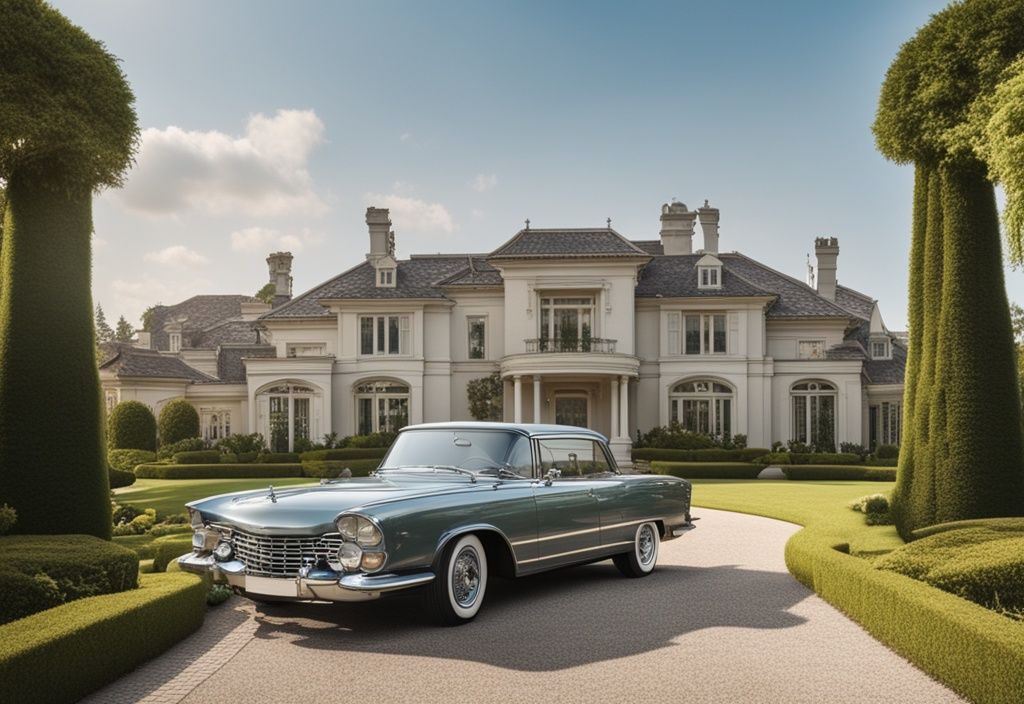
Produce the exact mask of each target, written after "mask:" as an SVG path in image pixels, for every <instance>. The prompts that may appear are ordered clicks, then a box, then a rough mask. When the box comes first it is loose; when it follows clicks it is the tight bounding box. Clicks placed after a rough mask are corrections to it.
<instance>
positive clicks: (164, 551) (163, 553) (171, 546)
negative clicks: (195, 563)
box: [152, 535, 192, 572]
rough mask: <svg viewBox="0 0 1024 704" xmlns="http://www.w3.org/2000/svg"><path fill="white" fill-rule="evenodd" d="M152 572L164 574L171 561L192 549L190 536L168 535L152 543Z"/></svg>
mask: <svg viewBox="0 0 1024 704" xmlns="http://www.w3.org/2000/svg"><path fill="white" fill-rule="evenodd" d="M152 549H153V571H154V572H166V571H167V566H168V565H170V564H171V562H172V561H174V560H177V559H178V558H179V557H181V556H182V555H184V554H185V553H187V552H189V551H190V550H191V549H192V536H191V535H168V536H165V537H163V538H157V539H156V540H154V541H153V545H152Z"/></svg>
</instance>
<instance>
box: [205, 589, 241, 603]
mask: <svg viewBox="0 0 1024 704" xmlns="http://www.w3.org/2000/svg"><path fill="white" fill-rule="evenodd" d="M232 594H234V592H233V591H231V587H229V586H228V585H226V584H211V585H210V591H208V592H206V604H207V605H208V606H218V605H219V604H223V603H224V602H225V601H227V600H228V599H230V598H231V595H232Z"/></svg>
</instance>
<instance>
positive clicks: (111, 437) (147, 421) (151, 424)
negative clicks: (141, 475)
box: [107, 401, 156, 469]
mask: <svg viewBox="0 0 1024 704" xmlns="http://www.w3.org/2000/svg"><path fill="white" fill-rule="evenodd" d="M107 447H109V448H110V449H111V450H112V451H117V450H142V451H146V452H155V451H156V417H155V416H154V415H153V411H151V410H149V406H147V405H146V404H144V403H142V402H141V401H121V403H119V404H117V405H116V406H114V410H112V411H111V412H110V415H109V416H107ZM108 456H109V454H108ZM110 463H111V464H114V460H113V458H111V459H110ZM136 464H138V462H136ZM115 468H116V469H128V467H119V466H117V465H115Z"/></svg>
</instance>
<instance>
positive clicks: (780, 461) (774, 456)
mask: <svg viewBox="0 0 1024 704" xmlns="http://www.w3.org/2000/svg"><path fill="white" fill-rule="evenodd" d="M756 461H757V462H758V464H762V465H772V464H777V465H787V464H847V465H849V464H860V463H861V457H860V455H856V454H854V453H852V452H772V453H769V454H767V455H764V456H763V457H759V458H757V460H756Z"/></svg>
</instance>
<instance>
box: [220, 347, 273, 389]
mask: <svg viewBox="0 0 1024 704" xmlns="http://www.w3.org/2000/svg"><path fill="white" fill-rule="evenodd" d="M276 356H277V348H276V347H274V346H273V345H248V346H246V345H242V346H237V347H235V346H232V347H221V348H220V349H219V350H217V378H218V379H220V381H223V382H229V383H238V384H244V383H245V364H244V363H243V362H242V359H244V358H251V357H276Z"/></svg>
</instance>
